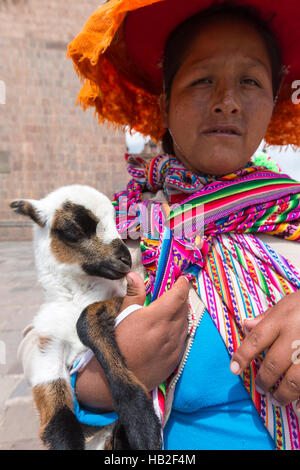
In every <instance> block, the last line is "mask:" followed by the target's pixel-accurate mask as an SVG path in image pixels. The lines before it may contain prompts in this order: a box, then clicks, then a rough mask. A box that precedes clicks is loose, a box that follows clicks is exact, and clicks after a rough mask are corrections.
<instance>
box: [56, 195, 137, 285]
mask: <svg viewBox="0 0 300 470" xmlns="http://www.w3.org/2000/svg"><path fill="white" fill-rule="evenodd" d="M110 215H111V214H110ZM107 232H110V239H107V238H109V237H107ZM116 235H117V233H116V231H115V226H114V219H113V217H108V216H107V215H106V217H103V220H99V219H98V218H97V217H96V216H95V214H93V213H92V212H91V211H90V210H88V209H86V208H85V207H84V206H82V205H79V204H74V203H72V202H66V203H65V204H64V205H63V206H62V208H61V209H59V210H57V211H56V212H55V215H54V218H53V221H52V226H51V232H50V236H51V251H52V252H53V254H54V255H55V257H56V258H57V260H58V261H60V262H62V263H74V262H76V263H77V264H79V265H80V266H81V268H82V269H83V271H85V272H86V273H87V274H89V275H91V276H99V277H104V278H107V279H121V278H122V277H124V276H125V275H126V274H127V273H128V272H129V270H130V268H131V256H130V252H129V250H128V248H127V247H126V245H125V244H124V242H123V241H122V240H121V239H120V238H119V236H118V235H117V238H116ZM113 237H114V238H113Z"/></svg>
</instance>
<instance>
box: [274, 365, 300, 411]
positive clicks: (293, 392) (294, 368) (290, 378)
mask: <svg viewBox="0 0 300 470" xmlns="http://www.w3.org/2000/svg"><path fill="white" fill-rule="evenodd" d="M273 397H274V399H275V400H276V401H277V402H278V403H279V404H280V405H282V406H285V405H288V404H289V403H291V402H293V401H294V400H297V399H299V397H300V365H299V364H292V365H291V367H290V368H289V369H288V370H287V372H286V374H285V375H284V377H283V379H282V381H281V382H280V384H279V387H278V388H277V390H275V391H274V393H273Z"/></svg>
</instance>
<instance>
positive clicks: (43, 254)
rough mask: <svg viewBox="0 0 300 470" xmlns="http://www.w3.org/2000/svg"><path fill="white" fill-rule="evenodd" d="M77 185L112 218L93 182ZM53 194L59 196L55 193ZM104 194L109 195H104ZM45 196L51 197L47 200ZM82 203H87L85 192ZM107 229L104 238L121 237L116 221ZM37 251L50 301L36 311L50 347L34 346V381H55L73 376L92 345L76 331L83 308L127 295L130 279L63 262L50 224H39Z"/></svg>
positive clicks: (38, 329) (93, 205) (91, 204)
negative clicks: (54, 250) (54, 246)
mask: <svg viewBox="0 0 300 470" xmlns="http://www.w3.org/2000/svg"><path fill="white" fill-rule="evenodd" d="M73 188H74V191H75V193H76V191H78V189H80V190H81V193H82V191H83V190H82V188H86V189H85V191H86V192H87V193H88V196H89V197H90V200H89V199H88V200H87V203H86V204H85V206H86V207H87V208H90V209H91V210H93V211H94V213H95V212H98V213H99V211H100V213H101V220H102V221H103V219H104V218H105V213H103V211H104V210H105V209H107V211H108V217H107V220H110V219H111V213H110V214H109V211H111V210H113V209H112V206H111V203H110V201H109V200H108V199H107V198H106V197H105V196H103V195H101V194H100V193H98V192H97V191H96V193H97V194H98V200H97V197H95V196H97V194H96V193H95V192H94V191H95V190H93V188H90V189H91V190H92V191H91V192H89V190H88V189H89V188H88V187H80V186H74V187H73ZM63 189H64V188H61V189H60V190H58V191H60V196H61V194H63V191H62V190H63ZM75 189H76V190H75ZM53 194H54V195H55V196H56V194H55V193H53ZM58 196H59V194H58V195H57V197H55V198H53V197H52V199H55V204H54V203H53V200H51V204H53V207H54V208H55V206H56V207H57V205H58V201H59V202H60V203H61V202H62V200H61V199H59V197H58ZM100 196H101V197H103V198H105V199H103V200H102V199H100V200H99V197H100ZM48 197H49V196H48ZM67 197H68V198H69V199H70V200H72V201H74V199H75V200H76V199H78V198H76V197H74V194H69V193H68V194H67ZM46 200H47V198H45V199H44V200H43V201H46ZM107 201H108V202H107ZM99 202H100V203H101V202H102V208H101V207H99ZM80 203H82V197H81V199H80ZM108 203H109V206H108ZM103 204H104V206H105V207H104V208H103ZM44 206H45V204H44ZM49 206H50V204H49ZM96 208H97V210H96ZM53 211H54V209H53ZM101 211H102V212H101ZM49 212H50V211H48V214H49ZM49 219H51V217H49ZM106 232H107V233H106V234H103V238H106V240H107V241H108V242H109V241H110V240H111V239H113V238H120V237H119V235H118V233H117V231H116V228H115V227H114V226H112V224H111V226H108V227H107V230H106ZM34 251H35V261H36V268H37V273H38V279H39V282H40V284H41V285H42V287H43V289H44V294H45V302H44V304H43V305H42V306H41V308H40V310H39V311H38V313H37V314H36V316H35V318H34V320H33V326H34V328H35V331H36V333H37V334H38V336H39V338H40V339H41V341H43V340H44V341H45V342H46V351H45V352H43V350H41V348H38V347H37V348H35V353H34V355H33V361H32V363H31V380H30V381H31V386H35V385H38V384H41V383H45V382H51V381H54V380H57V379H58V378H64V379H65V380H67V381H69V380H70V377H69V370H70V368H71V367H72V366H73V365H74V363H75V361H76V360H77V359H79V357H80V356H81V355H82V354H83V353H84V352H85V351H87V348H86V347H85V346H84V345H83V344H82V343H81V342H80V340H79V338H78V335H77V331H76V323H77V320H78V318H79V316H80V314H81V312H82V311H83V310H84V309H85V308H86V307H87V306H88V305H90V304H92V303H94V302H99V301H103V300H106V299H109V298H111V297H114V296H124V295H125V292H126V281H125V279H122V280H113V281H112V280H108V279H104V278H97V277H94V276H89V275H88V274H86V273H84V272H83V271H82V269H81V268H80V266H79V265H77V264H76V263H74V264H66V263H60V262H58V260H57V259H56V258H55V256H54V255H53V253H52V251H51V244H50V237H49V230H47V229H46V228H45V229H41V228H40V227H38V226H34Z"/></svg>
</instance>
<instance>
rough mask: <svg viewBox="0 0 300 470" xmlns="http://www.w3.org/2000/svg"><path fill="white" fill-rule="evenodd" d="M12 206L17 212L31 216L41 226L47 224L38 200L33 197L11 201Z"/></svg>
mask: <svg viewBox="0 0 300 470" xmlns="http://www.w3.org/2000/svg"><path fill="white" fill-rule="evenodd" d="M10 207H11V208H12V209H13V210H14V211H15V212H16V213H17V214H22V215H26V216H27V217H30V218H31V219H32V220H33V222H35V223H36V224H38V225H39V226H40V227H44V226H45V221H44V220H43V217H42V213H41V211H40V210H39V209H38V201H35V200H33V199H17V200H16V201H12V202H11V203H10Z"/></svg>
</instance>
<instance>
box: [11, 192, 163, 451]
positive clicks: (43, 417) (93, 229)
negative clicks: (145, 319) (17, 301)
mask: <svg viewBox="0 0 300 470" xmlns="http://www.w3.org/2000/svg"><path fill="white" fill-rule="evenodd" d="M11 207H12V208H13V209H14V211H15V212H17V213H19V214H23V215H26V216H29V217H30V218H31V219H32V220H33V221H34V222H35V225H34V249H35V261H36V267H37V272H38V278H39V281H40V283H41V284H42V286H43V288H44V292H45V303H44V304H43V305H42V306H41V308H40V310H39V311H38V313H37V315H36V316H35V318H34V320H33V326H34V328H35V330H36V332H37V334H38V344H37V347H36V348H35V353H34V357H33V359H32V361H33V362H32V364H31V367H32V371H33V374H32V376H31V386H32V388H33V397H34V401H35V404H36V406H37V409H38V412H39V414H40V421H41V427H40V438H41V440H42V441H43V443H44V444H45V446H46V447H48V448H50V449H84V434H83V429H82V427H81V425H80V423H79V422H78V421H77V419H76V417H75V415H74V414H73V398H72V391H71V386H70V375H69V372H70V369H71V368H72V366H73V365H74V363H75V362H76V361H77V360H78V359H79V358H80V357H81V356H82V354H83V353H85V352H86V351H87V350H88V349H91V350H92V351H93V352H94V354H95V356H96V358H97V360H98V361H99V363H100V364H101V366H102V368H103V370H104V372H105V374H106V377H107V380H108V383H109V386H110V389H111V393H112V397H113V402H114V406H115V410H116V412H117V413H118V416H119V420H118V422H117V424H116V426H115V433H114V443H115V444H114V448H116V449H124V448H132V449H158V448H159V447H160V424H159V420H158V418H157V416H156V414H155V412H154V409H153V405H152V401H151V399H150V397H149V396H148V393H147V390H146V389H145V387H144V385H143V384H142V383H141V382H139V380H138V379H137V378H136V377H135V376H134V375H133V373H132V372H130V371H129V370H128V368H127V367H126V364H125V362H124V359H123V357H122V355H121V353H120V351H119V348H118V345H117V343H116V341H115V334H114V323H115V318H116V317H117V315H118V314H119V311H120V307H121V304H122V300H123V297H124V295H125V292H126V280H125V276H126V274H127V272H128V271H129V270H130V267H131V256H130V252H129V250H128V248H127V247H126V245H125V244H124V242H123V241H122V240H121V237H120V235H119V234H118V232H117V229H116V226H115V220H114V209H113V206H112V204H111V202H110V201H109V199H108V198H107V197H106V196H104V195H103V194H101V193H99V192H98V191H97V190H96V189H94V188H91V187H89V186H83V185H71V186H65V187H62V188H59V189H58V190H56V191H54V192H52V193H50V194H49V195H48V196H46V197H45V198H44V199H41V200H39V201H36V200H31V199H27V200H26V199H24V200H17V201H14V202H12V203H11Z"/></svg>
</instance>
